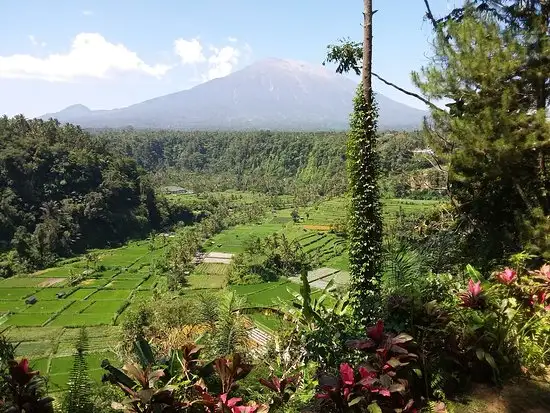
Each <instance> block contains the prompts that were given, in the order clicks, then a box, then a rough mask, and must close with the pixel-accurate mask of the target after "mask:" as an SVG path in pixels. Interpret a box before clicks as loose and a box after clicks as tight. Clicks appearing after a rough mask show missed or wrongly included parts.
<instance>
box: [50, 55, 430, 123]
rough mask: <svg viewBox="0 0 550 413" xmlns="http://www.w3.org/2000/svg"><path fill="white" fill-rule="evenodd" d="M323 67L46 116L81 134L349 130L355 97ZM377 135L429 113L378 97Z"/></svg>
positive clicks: (263, 73) (235, 76) (286, 68)
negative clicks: (103, 130)
mask: <svg viewBox="0 0 550 413" xmlns="http://www.w3.org/2000/svg"><path fill="white" fill-rule="evenodd" d="M356 87H357V85H356V83H355V82H353V81H352V80H350V79H348V78H346V77H344V76H340V75H337V74H334V73H332V72H330V71H328V70H327V69H325V68H324V67H322V66H315V65H311V64H307V63H301V62H296V61H291V60H282V59H267V60H263V61H260V62H257V63H255V64H253V65H251V66H248V67H246V68H244V69H242V70H239V71H237V72H234V73H232V74H230V75H228V76H226V77H223V78H219V79H214V80H211V81H209V82H206V83H203V84H201V85H198V86H195V87H194V88H192V89H189V90H184V91H181V92H176V93H172V94H169V95H165V96H161V97H158V98H154V99H151V100H147V101H145V102H141V103H138V104H135V105H131V106H128V107H126V108H121V109H114V110H101V111H90V110H89V109H88V108H86V107H85V106H82V105H73V106H71V107H69V108H67V109H64V110H62V111H61V112H58V113H54V114H48V115H44V116H43V118H49V117H55V118H58V119H59V120H60V121H62V122H72V123H78V124H80V125H82V126H83V127H95V128H104V127H107V128H120V127H126V126H133V127H135V128H163V129H165V128H166V129H225V130H227V129H229V130H246V129H274V130H327V129H346V128H347V126H348V123H349V121H348V117H349V113H350V112H351V110H352V100H353V96H354V94H355V90H356ZM377 99H378V104H379V111H380V119H379V126H380V128H381V129H410V128H416V127H419V126H420V124H421V121H422V118H423V116H425V114H426V112H424V111H421V110H418V109H414V108H411V107H409V106H406V105H403V104H401V103H398V102H395V101H393V100H391V99H388V98H387V97H385V96H383V95H380V94H378V95H377Z"/></svg>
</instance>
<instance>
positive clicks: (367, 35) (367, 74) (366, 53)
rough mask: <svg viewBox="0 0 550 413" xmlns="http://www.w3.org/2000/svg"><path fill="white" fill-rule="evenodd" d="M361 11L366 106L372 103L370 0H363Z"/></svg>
mask: <svg viewBox="0 0 550 413" xmlns="http://www.w3.org/2000/svg"><path fill="white" fill-rule="evenodd" d="M364 2H365V11H364V12H363V18H364V23H363V72H362V74H361V77H362V80H363V92H364V94H365V102H366V103H367V106H370V105H371V104H372V99H371V97H372V0H364Z"/></svg>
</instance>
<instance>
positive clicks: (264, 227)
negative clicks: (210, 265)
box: [206, 198, 437, 270]
mask: <svg viewBox="0 0 550 413" xmlns="http://www.w3.org/2000/svg"><path fill="white" fill-rule="evenodd" d="M382 204H383V216H384V221H385V222H386V223H391V222H392V221H393V220H395V218H396V217H397V216H398V215H400V214H411V213H418V212H422V211H426V210H429V209H430V208H432V207H433V206H434V205H437V201H416V200H402V199H387V200H383V202H382ZM346 210H347V201H346V199H345V198H334V199H331V200H328V201H323V202H321V203H319V204H318V205H315V206H311V207H308V208H303V209H300V210H298V213H299V214H300V217H301V218H302V219H301V220H300V222H297V223H295V222H293V220H292V218H291V212H292V210H291V209H283V210H279V211H273V213H272V214H271V217H268V218H267V219H266V220H265V221H264V222H259V223H254V224H249V225H239V226H237V227H235V228H231V229H228V230H226V231H223V232H222V233H220V234H218V235H216V236H215V237H213V238H212V240H210V242H209V243H208V244H207V245H206V249H207V250H208V251H217V252H229V253H234V254H236V253H240V252H243V251H244V249H245V246H246V243H247V241H248V240H250V239H251V238H252V237H260V238H263V237H266V236H269V235H272V234H273V233H278V234H281V235H285V236H286V237H288V238H289V239H294V240H297V241H298V242H299V243H300V244H301V245H302V247H303V248H304V249H305V250H306V251H307V252H309V253H310V254H312V257H313V258H314V259H315V261H316V262H317V263H319V264H320V265H323V266H326V267H331V268H335V269H339V270H347V268H348V255H347V249H346V248H345V240H344V238H342V237H340V236H338V235H336V234H334V233H332V232H330V231H329V230H330V229H331V228H332V227H333V226H334V225H335V224H337V223H339V222H341V221H342V220H343V219H345V217H346Z"/></svg>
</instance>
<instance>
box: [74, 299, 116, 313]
mask: <svg viewBox="0 0 550 413" xmlns="http://www.w3.org/2000/svg"><path fill="white" fill-rule="evenodd" d="M122 304H123V302H122V301H119V300H113V301H95V302H93V303H92V305H91V306H89V307H87V308H86V309H85V310H84V311H83V312H82V314H94V313H110V314H114V313H116V311H117V310H118V309H119V308H120V307H121V306H122Z"/></svg>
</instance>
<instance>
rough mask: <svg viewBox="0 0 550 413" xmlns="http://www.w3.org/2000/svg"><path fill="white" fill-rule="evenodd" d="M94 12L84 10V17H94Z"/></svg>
mask: <svg viewBox="0 0 550 413" xmlns="http://www.w3.org/2000/svg"><path fill="white" fill-rule="evenodd" d="M93 14H94V12H93V11H91V10H82V15H83V16H93Z"/></svg>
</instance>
